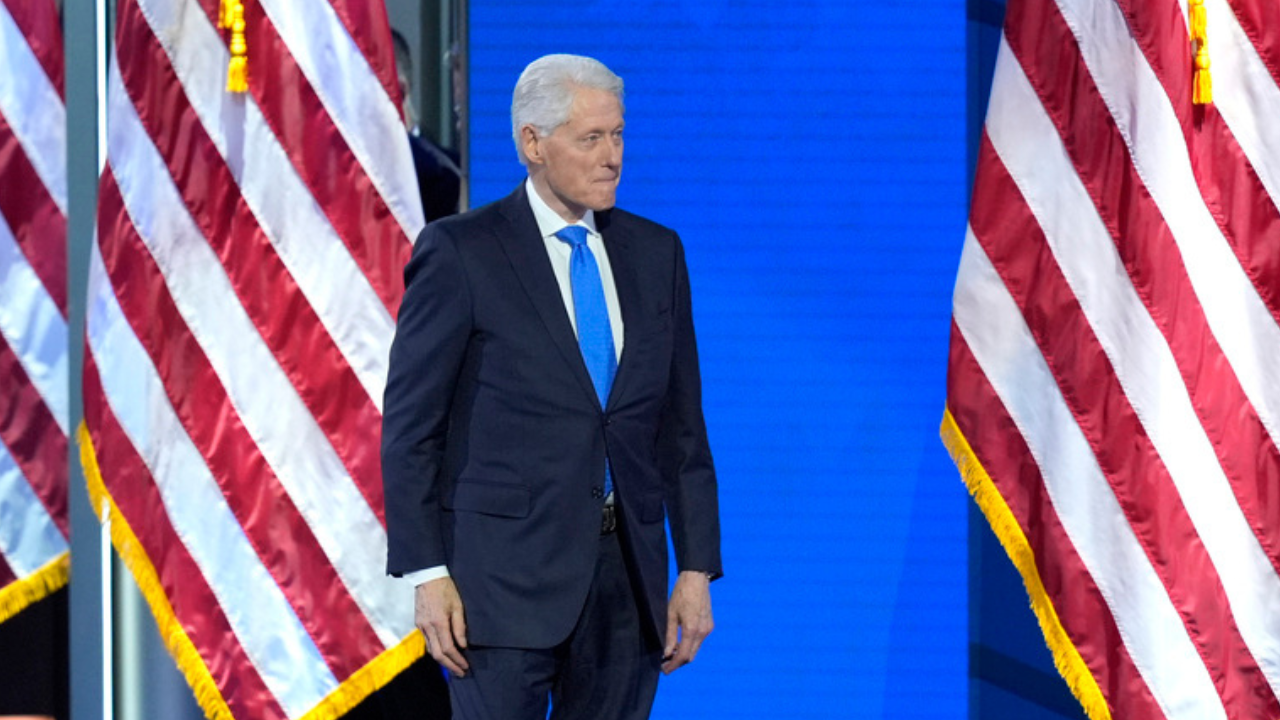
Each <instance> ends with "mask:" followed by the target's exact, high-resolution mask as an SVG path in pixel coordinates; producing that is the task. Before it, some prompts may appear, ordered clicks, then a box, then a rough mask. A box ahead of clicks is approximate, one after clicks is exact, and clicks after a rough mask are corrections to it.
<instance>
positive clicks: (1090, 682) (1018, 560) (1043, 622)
mask: <svg viewBox="0 0 1280 720" xmlns="http://www.w3.org/2000/svg"><path fill="white" fill-rule="evenodd" d="M939 432H940V434H941V435H942V444H943V445H946V447H947V451H948V452H950V453H951V459H952V460H953V461H954V462H955V464H956V469H958V470H959V471H960V475H961V477H963V478H964V483H965V485H966V486H967V487H968V488H969V493H970V494H971V495H973V499H974V501H975V502H977V503H978V507H979V508H981V510H982V514H983V515H985V516H986V518H987V522H988V523H990V525H991V529H992V530H994V531H995V534H996V537H998V538H999V539H1000V544H1001V545H1003V546H1004V551H1005V552H1006V553H1008V555H1009V559H1010V560H1012V561H1013V564H1014V567H1016V568H1017V569H1018V572H1019V573H1021V574H1022V582H1023V585H1024V586H1025V587H1026V589H1027V596H1028V597H1029V598H1030V599H1031V609H1032V610H1033V611H1034V612H1035V614H1036V619H1037V620H1039V621H1040V631H1041V632H1042V633H1043V634H1044V639H1045V643H1046V644H1047V645H1048V646H1049V650H1050V651H1051V652H1052V653H1053V663H1054V665H1055V666H1057V668H1058V672H1059V673H1060V674H1061V675H1062V678H1063V679H1064V680H1066V681H1067V685H1068V686H1069V687H1070V688H1071V692H1072V693H1073V694H1074V695H1075V696H1076V699H1077V700H1079V701H1080V704H1081V706H1083V707H1084V711H1085V713H1086V714H1087V715H1088V716H1089V718H1090V720H1111V709H1110V708H1109V707H1107V701H1106V698H1105V697H1103V695H1102V690H1101V689H1100V688H1099V687H1098V681H1097V679H1096V678H1094V676H1093V673H1092V672H1090V671H1089V667H1088V666H1087V665H1086V664H1085V662H1084V658H1082V657H1081V656H1080V651H1079V650H1078V649H1077V648H1076V646H1075V644H1074V643H1072V642H1071V638H1070V637H1069V636H1068V635H1067V631H1066V629H1065V628H1064V627H1062V621H1061V620H1060V619H1059V618H1058V613H1057V611H1056V610H1055V609H1054V607H1053V601H1052V600H1051V599H1050V598H1049V594H1048V592H1047V591H1046V590H1045V589H1044V583H1043V582H1042V581H1041V580H1040V571H1039V570H1038V569H1037V568H1036V559H1035V554H1034V553H1033V552H1032V550H1031V544H1030V543H1029V542H1028V541H1027V536H1026V535H1025V534H1024V533H1023V532H1022V527H1021V526H1020V525H1018V521H1017V519H1016V518H1015V517H1014V516H1013V511H1012V510H1010V509H1009V505H1008V503H1007V502H1005V499H1004V497H1003V496H1001V495H1000V490H999V489H998V488H997V487H996V485H995V483H994V482H993V481H992V480H991V476H990V475H988V474H987V471H986V469H985V468H983V467H982V463H981V462H980V461H979V460H978V456H977V455H975V454H974V452H973V448H972V447H970V445H969V441H968V440H967V439H966V438H965V436H964V433H963V432H961V431H960V427H959V426H958V425H957V424H956V421H955V418H954V417H952V416H951V410H950V409H947V410H945V411H944V412H943V414H942V427H941V428H940V431H939Z"/></svg>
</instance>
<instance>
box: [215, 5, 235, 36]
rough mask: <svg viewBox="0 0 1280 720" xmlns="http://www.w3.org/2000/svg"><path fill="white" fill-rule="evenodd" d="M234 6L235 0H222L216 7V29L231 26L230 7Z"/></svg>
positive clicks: (224, 28)
mask: <svg viewBox="0 0 1280 720" xmlns="http://www.w3.org/2000/svg"><path fill="white" fill-rule="evenodd" d="M234 6H235V0H222V2H221V3H220V4H219V7H218V29H219V30H226V29H228V28H230V27H231V21H232V17H231V8H232V7H234Z"/></svg>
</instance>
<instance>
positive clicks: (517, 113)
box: [511, 55, 622, 165]
mask: <svg viewBox="0 0 1280 720" xmlns="http://www.w3.org/2000/svg"><path fill="white" fill-rule="evenodd" d="M578 88H591V89H593V90H604V91H605V92H609V93H613V94H614V96H616V97H617V98H618V104H619V105H621V104H622V78H620V77H618V76H617V75H615V74H613V71H612V70H610V69H609V68H607V67H605V65H604V63H602V62H600V61H599V60H596V59H594V58H589V57H584V56H582V55H544V56H542V57H540V58H538V59H537V60H534V61H533V62H531V63H529V66H528V67H526V68H525V69H524V72H522V73H520V79H519V80H517V81H516V89H515V92H514V93H512V96H511V137H512V139H514V140H515V143H516V154H517V155H518V156H519V157H520V164H521V165H528V164H529V159H528V158H526V157H525V155H524V148H522V147H521V144H520V128H523V127H524V126H525V125H530V126H532V127H533V129H534V130H535V131H536V132H537V133H538V135H539V136H546V135H550V134H551V133H552V132H554V131H555V129H556V128H558V127H560V126H561V125H563V124H565V122H567V121H568V120H569V110H570V109H571V108H572V107H573V95H574V92H575V91H577V89H578Z"/></svg>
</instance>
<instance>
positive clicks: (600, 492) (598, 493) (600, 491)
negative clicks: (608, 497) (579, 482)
mask: <svg viewBox="0 0 1280 720" xmlns="http://www.w3.org/2000/svg"><path fill="white" fill-rule="evenodd" d="M591 497H593V498H595V499H597V500H601V499H603V498H604V488H602V487H593V488H591Z"/></svg>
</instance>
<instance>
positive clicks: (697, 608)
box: [662, 570, 715, 674]
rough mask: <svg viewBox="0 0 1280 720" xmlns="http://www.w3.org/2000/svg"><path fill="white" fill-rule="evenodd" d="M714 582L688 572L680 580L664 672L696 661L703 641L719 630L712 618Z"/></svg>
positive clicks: (670, 618) (673, 603)
mask: <svg viewBox="0 0 1280 720" xmlns="http://www.w3.org/2000/svg"><path fill="white" fill-rule="evenodd" d="M710 585H711V581H710V580H709V579H708V578H707V575H706V573H701V572H696V571H692V570H686V571H684V572H682V573H680V576H679V577H677V578H676V587H675V589H674V590H672V591H671V602H670V603H669V604H668V605H667V645H666V647H665V648H664V649H663V651H662V672H664V673H667V674H670V673H671V672H672V671H673V670H675V669H677V668H680V667H683V666H685V665H688V664H689V663H690V662H693V657H694V656H695V655H697V654H698V648H699V647H701V646H702V641H703V639H705V638H706V637H707V636H708V635H710V634H711V631H712V629H714V628H715V621H714V620H712V619H711V587H710Z"/></svg>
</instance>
